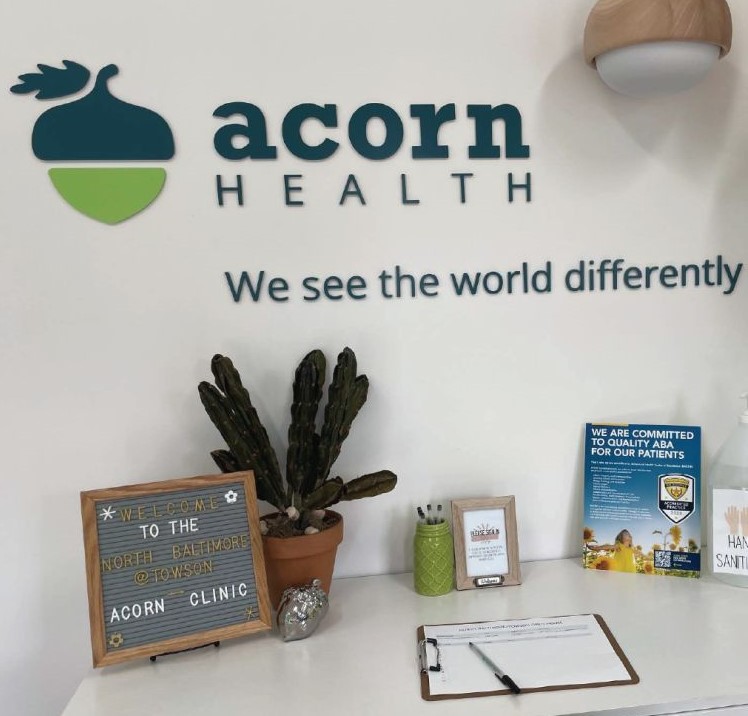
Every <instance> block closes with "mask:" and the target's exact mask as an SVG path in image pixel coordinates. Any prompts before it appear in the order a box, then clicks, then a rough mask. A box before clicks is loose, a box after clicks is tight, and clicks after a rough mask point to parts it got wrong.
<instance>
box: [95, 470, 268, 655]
mask: <svg viewBox="0 0 748 716" xmlns="http://www.w3.org/2000/svg"><path fill="white" fill-rule="evenodd" d="M81 515H82V518H83V539H84V545H85V558H86V576H87V583H88V611H89V621H90V625H91V649H92V655H93V665H94V666H95V667H99V666H107V665H109V664H116V663H119V662H122V661H127V660H130V659H137V658H144V657H154V656H157V655H160V654H165V653H170V652H175V651H182V650H185V649H191V648H195V647H199V646H204V645H206V644H211V643H216V642H218V641H220V640H223V639H229V638H233V637H237V636H242V635H245V634H252V633H255V632H259V631H266V630H269V629H271V628H272V621H271V609H270V599H269V596H268V589H267V580H266V576H265V562H264V558H263V549H262V537H261V535H260V520H259V514H258V509H257V494H256V492H255V483H254V475H253V473H252V472H250V471H248V472H235V473H228V474H222V475H201V476H198V477H189V478H180V479H176V480H165V481H162V482H151V483H145V484H141V485H127V486H124V487H114V488H107V489H101V490H89V491H86V492H81ZM133 546H135V547H137V549H133ZM120 627H121V628H120ZM130 644H132V646H130Z"/></svg>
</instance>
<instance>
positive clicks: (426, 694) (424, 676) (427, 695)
mask: <svg viewBox="0 0 748 716" xmlns="http://www.w3.org/2000/svg"><path fill="white" fill-rule="evenodd" d="M564 616H565V617H569V616H584V615H581V614H579V615H574V614H566V615H564ZM592 616H593V617H595V620H596V621H597V623H598V624H599V625H600V628H601V629H602V630H603V634H605V636H606V637H607V638H608V641H609V642H610V645H611V646H612V647H613V651H615V653H616V655H617V656H618V658H619V659H620V660H621V663H622V664H623V666H624V667H625V669H626V671H627V672H628V673H629V676H630V677H631V678H630V679H623V680H619V681H602V682H597V683H590V684H564V685H554V686H542V687H537V688H534V689H522V693H523V694H531V693H534V692H536V691H567V690H569V689H596V688H600V687H602V686H628V685H633V684H638V683H639V675H638V674H637V673H636V671H634V667H633V666H631V662H630V661H629V660H628V657H627V656H626V654H624V653H623V649H621V647H620V645H619V644H618V642H617V641H616V639H615V637H614V636H613V633H612V632H611V631H610V629H609V628H608V625H607V624H606V623H605V620H604V619H603V618H602V617H601V616H600V615H599V614H593V615H592ZM551 618H554V619H555V618H559V617H551ZM478 623H480V622H476V624H478ZM429 626H431V625H429ZM434 626H435V625H434ZM416 637H417V640H416V646H418V645H420V643H421V642H422V641H423V640H424V638H425V637H426V632H425V631H424V627H423V626H419V627H418V629H417V631H416ZM511 693H512V692H511V691H509V689H499V690H497V691H473V692H469V693H464V694H440V695H437V696H434V695H432V694H431V692H430V690H429V672H428V671H424V670H421V697H422V698H423V699H425V700H426V701H446V700H448V699H472V698H476V697H479V696H504V695H507V694H511Z"/></svg>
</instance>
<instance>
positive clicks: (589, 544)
mask: <svg viewBox="0 0 748 716" xmlns="http://www.w3.org/2000/svg"><path fill="white" fill-rule="evenodd" d="M584 447H585V451H584V530H583V535H582V544H583V555H582V560H583V564H584V566H585V567H586V568H588V569H600V570H611V571H619V572H630V573H637V574H656V575H668V576H676V577H698V576H700V572H701V507H700V500H701V428H699V427H693V426H681V425H634V424H629V425H611V424H592V423H587V426H586V431H585V446H584Z"/></svg>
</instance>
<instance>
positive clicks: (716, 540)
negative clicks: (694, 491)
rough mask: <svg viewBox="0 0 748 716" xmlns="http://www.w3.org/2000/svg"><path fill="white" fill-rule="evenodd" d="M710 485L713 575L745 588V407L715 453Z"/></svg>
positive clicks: (747, 449)
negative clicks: (731, 431) (733, 427)
mask: <svg viewBox="0 0 748 716" xmlns="http://www.w3.org/2000/svg"><path fill="white" fill-rule="evenodd" d="M740 397H741V398H744V399H746V400H748V393H743V395H741V396H740ZM710 483H711V484H710V494H711V515H710V516H711V529H712V536H711V541H710V548H711V553H712V572H713V573H714V576H715V577H718V578H719V579H721V580H723V581H725V582H727V583H728V584H734V585H736V586H738V587H748V408H747V409H746V410H745V411H744V412H743V414H742V415H741V416H740V419H739V421H738V427H737V428H736V429H735V430H734V432H733V433H732V435H731V436H730V437H729V438H728V440H727V442H726V443H725V444H724V445H723V446H722V447H721V448H720V450H719V452H718V453H717V456H716V458H715V459H714V464H713V465H712V469H711V473H710Z"/></svg>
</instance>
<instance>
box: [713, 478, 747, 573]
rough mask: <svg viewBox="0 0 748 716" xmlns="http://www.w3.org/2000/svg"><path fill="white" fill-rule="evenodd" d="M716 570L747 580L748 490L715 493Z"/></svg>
mask: <svg viewBox="0 0 748 716" xmlns="http://www.w3.org/2000/svg"><path fill="white" fill-rule="evenodd" d="M712 500H713V504H712V515H713V522H712V545H713V552H714V564H713V569H714V571H715V572H721V573H723V574H737V575H740V576H743V577H748V491H746V490H719V489H715V490H713V491H712Z"/></svg>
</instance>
